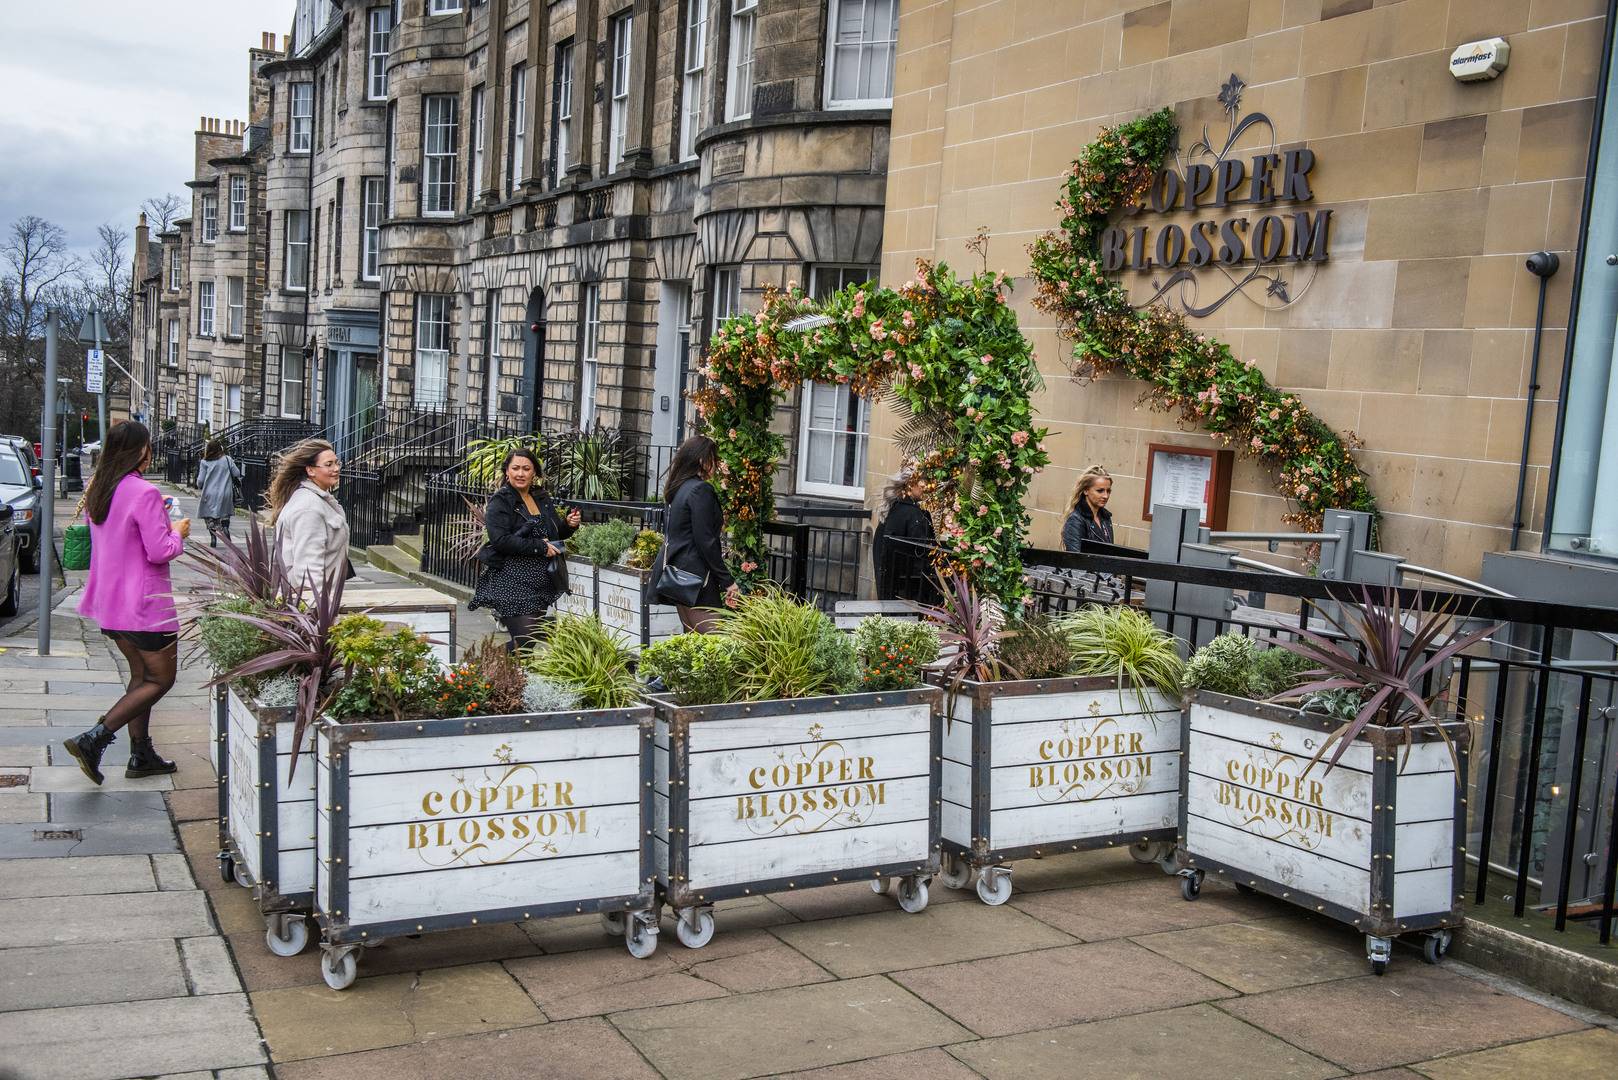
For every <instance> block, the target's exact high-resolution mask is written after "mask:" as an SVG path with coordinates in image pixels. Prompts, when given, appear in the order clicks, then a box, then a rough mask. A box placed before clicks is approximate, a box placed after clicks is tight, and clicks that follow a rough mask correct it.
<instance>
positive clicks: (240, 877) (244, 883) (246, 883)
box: [230, 862, 253, 889]
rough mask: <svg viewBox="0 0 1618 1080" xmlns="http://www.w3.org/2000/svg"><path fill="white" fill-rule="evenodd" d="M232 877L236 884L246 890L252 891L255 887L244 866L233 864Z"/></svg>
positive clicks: (231, 867)
mask: <svg viewBox="0 0 1618 1080" xmlns="http://www.w3.org/2000/svg"><path fill="white" fill-rule="evenodd" d="M230 876H231V877H232V878H233V879H235V881H236V884H238V885H240V886H241V887H242V888H244V889H251V888H252V887H253V879H252V878H251V877H249V876H248V874H247V867H245V866H243V865H242V864H241V863H239V862H232V863H231V864H230Z"/></svg>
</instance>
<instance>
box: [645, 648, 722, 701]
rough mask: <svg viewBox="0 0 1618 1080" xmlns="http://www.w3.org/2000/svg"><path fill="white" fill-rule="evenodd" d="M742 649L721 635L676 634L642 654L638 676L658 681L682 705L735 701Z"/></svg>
mask: <svg viewBox="0 0 1618 1080" xmlns="http://www.w3.org/2000/svg"><path fill="white" fill-rule="evenodd" d="M740 656H741V648H740V646H738V645H737V644H736V642H734V641H732V640H731V639H730V638H728V637H725V636H723V635H721V634H679V635H676V636H675V637H671V638H667V639H665V640H663V641H659V642H656V643H654V644H653V645H651V646H649V647H648V648H646V649H644V650H642V652H641V654H640V675H641V677H642V678H645V679H654V678H655V679H661V680H662V681H663V685H664V686H665V687H667V688H668V692H669V693H671V694H673V695H674V700H675V701H678V702H679V703H680V704H681V705H718V704H722V703H724V702H727V701H733V700H735V695H736V693H737V689H738V685H739V679H738V677H737V664H738V663H739V661H740Z"/></svg>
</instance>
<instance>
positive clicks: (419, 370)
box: [410, 293, 453, 409]
mask: <svg viewBox="0 0 1618 1080" xmlns="http://www.w3.org/2000/svg"><path fill="white" fill-rule="evenodd" d="M452 300H453V297H451V296H450V294H448V293H417V294H416V312H415V315H416V318H415V332H416V339H415V385H414V386H412V387H411V393H410V398H411V401H413V402H414V403H415V405H416V406H417V407H418V408H424V409H431V408H442V407H443V406H445V405H447V404H449V362H450V357H451V355H452V351H451V342H452V335H451V334H450V328H451V324H450V305H451V302H452ZM438 309H441V311H440V310H438ZM429 326H431V327H433V328H435V329H436V328H441V329H442V333H443V347H442V348H431V349H429V348H427V347H426V346H424V345H423V338H424V337H425V336H426V333H427V329H428V327H429ZM427 353H432V354H433V356H434V358H435V359H437V358H442V372H441V374H440V375H439V376H438V383H439V385H438V387H437V391H438V393H437V395H436V398H435V396H434V395H431V394H425V393H423V388H424V386H426V385H427V384H426V381H425V379H426V371H427V365H426V363H425V361H426V359H427V356H426V354H427Z"/></svg>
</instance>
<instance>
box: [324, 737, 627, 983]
mask: <svg viewBox="0 0 1618 1080" xmlns="http://www.w3.org/2000/svg"><path fill="white" fill-rule="evenodd" d="M652 761H653V747H652V710H651V709H649V708H647V707H646V706H636V707H634V708H629V709H602V710H596V711H588V712H567V713H541V714H531V715H513V716H494V717H478V718H475V719H474V718H457V719H444V720H421V721H403V722H384V723H374V724H370V723H368V724H352V723H350V724H339V723H336V722H333V721H330V720H327V721H322V722H321V724H320V725H319V729H318V732H317V736H316V750H315V761H314V762H312V763H311V764H312V765H313V766H315V767H314V768H312V769H311V772H312V773H313V774H315V775H317V776H318V778H319V780H318V782H319V800H318V802H319V812H318V814H317V818H316V833H317V837H318V839H317V848H318V855H319V868H318V877H317V880H316V886H315V917H316V919H317V920H318V922H319V923H320V927H321V931H322V935H323V937H322V957H321V972H322V974H323V975H324V976H325V978H326V982H327V983H328V985H330V986H332V987H333V988H334V989H338V990H341V989H343V988H344V987H346V986H348V985H350V984H351V983H352V982H353V980H354V978H355V975H356V972H357V960H358V949H359V948H360V947H361V946H362V945H367V944H374V943H376V942H378V941H381V940H383V939H385V938H388V937H392V936H396V935H399V934H417V933H423V932H427V931H434V930H453V929H459V928H462V927H468V926H476V925H479V924H482V923H496V922H525V921H529V920H532V919H543V918H548V917H551V916H558V915H574V914H578V913H580V912H600V913H602V914H603V916H604V917H606V916H611V918H612V925H613V928H614V932H621V933H624V935H625V938H626V942H627V944H628V947H629V951H630V952H631V953H633V954H635V955H636V956H641V957H644V956H650V955H651V954H652V952H653V951H654V950H655V949H656V947H657V915H656V907H657V904H656V873H655V870H654V868H653V856H652V820H653V819H652Z"/></svg>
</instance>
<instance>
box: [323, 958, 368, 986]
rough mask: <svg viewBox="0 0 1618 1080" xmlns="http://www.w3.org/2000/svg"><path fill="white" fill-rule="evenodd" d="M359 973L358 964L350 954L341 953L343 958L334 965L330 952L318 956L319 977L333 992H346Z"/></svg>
mask: <svg viewBox="0 0 1618 1080" xmlns="http://www.w3.org/2000/svg"><path fill="white" fill-rule="evenodd" d="M359 971H360V962H359V960H358V959H357V958H356V957H355V955H354V954H353V953H352V952H345V953H343V958H342V959H341V960H338V961H336V962H335V963H334V962H333V961H332V954H331V953H330V952H323V953H321V954H320V977H321V978H323V979H325V980H326V985H327V986H329V987H331V988H332V989H333V990H347V989H348V988H349V987H350V986H353V985H354V978H355V976H357V975H358V974H359Z"/></svg>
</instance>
